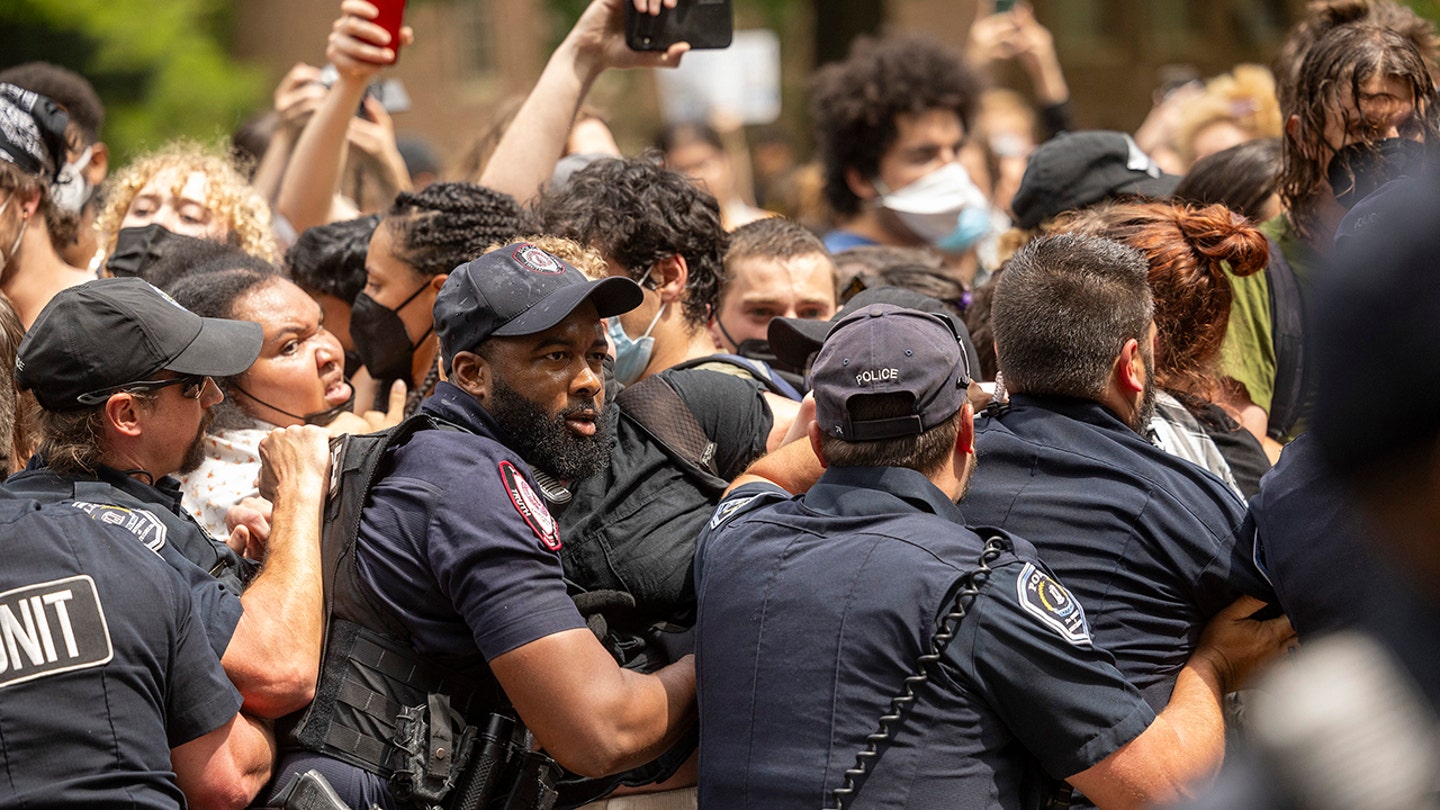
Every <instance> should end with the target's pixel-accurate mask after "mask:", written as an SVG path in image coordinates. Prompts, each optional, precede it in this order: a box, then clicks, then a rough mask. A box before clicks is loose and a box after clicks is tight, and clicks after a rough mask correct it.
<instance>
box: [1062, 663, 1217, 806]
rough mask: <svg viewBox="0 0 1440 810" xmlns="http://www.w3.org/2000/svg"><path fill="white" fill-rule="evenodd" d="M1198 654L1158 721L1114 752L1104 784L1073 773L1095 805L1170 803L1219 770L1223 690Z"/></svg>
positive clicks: (1186, 794) (1213, 670) (1200, 784)
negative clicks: (1086, 781)
mask: <svg viewBox="0 0 1440 810" xmlns="http://www.w3.org/2000/svg"><path fill="white" fill-rule="evenodd" d="M1198 659H1200V656H1197V657H1196V659H1192V661H1191V663H1190V664H1187V665H1186V666H1185V668H1184V669H1182V670H1181V671H1180V677H1178V678H1177V679H1176V680H1175V690H1174V691H1173V692H1172V693H1171V695H1170V703H1169V705H1167V706H1166V707H1165V710H1164V711H1162V712H1161V713H1160V715H1159V716H1158V717H1156V718H1155V722H1153V723H1151V724H1150V726H1149V727H1148V728H1146V729H1145V732H1144V733H1143V734H1141V735H1140V736H1139V737H1136V738H1135V739H1134V740H1131V741H1130V742H1129V743H1128V744H1126V745H1125V746H1123V747H1122V748H1120V749H1119V750H1118V751H1116V752H1115V753H1114V754H1111V755H1110V757H1109V758H1108V759H1109V760H1110V762H1109V764H1110V765H1111V766H1112V767H1110V768H1109V770H1108V771H1107V772H1106V773H1105V774H1104V779H1105V781H1106V784H1105V785H1104V787H1103V789H1102V788H1101V787H1099V786H1083V785H1084V782H1082V781H1081V780H1078V779H1072V781H1073V782H1075V783H1076V787H1079V788H1080V789H1081V790H1082V791H1083V792H1085V794H1086V796H1087V797H1088V798H1090V799H1091V800H1092V801H1094V802H1095V804H1096V806H1098V807H1101V808H1104V810H1113V809H1114V808H1124V810H1129V809H1130V808H1137V809H1138V808H1141V807H1150V806H1154V805H1160V804H1168V803H1170V802H1173V801H1175V800H1177V799H1180V798H1182V797H1184V796H1188V795H1191V794H1192V793H1193V792H1194V791H1195V789H1197V788H1200V787H1203V786H1204V785H1205V784H1206V782H1207V780H1208V779H1209V778H1211V777H1213V776H1214V774H1215V772H1216V771H1217V770H1219V768H1220V764H1221V762H1222V761H1223V760H1224V757H1225V718H1224V712H1223V699H1224V693H1223V691H1222V684H1221V680H1220V677H1219V676H1218V674H1217V673H1216V671H1215V669H1214V668H1213V667H1211V666H1209V665H1208V664H1207V663H1205V662H1204V661H1203V660H1198ZM1087 773H1088V772H1087Z"/></svg>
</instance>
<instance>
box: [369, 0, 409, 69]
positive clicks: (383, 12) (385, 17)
mask: <svg viewBox="0 0 1440 810" xmlns="http://www.w3.org/2000/svg"><path fill="white" fill-rule="evenodd" d="M370 2H371V3H374V4H375V8H377V9H379V10H380V16H378V17H376V18H375V19H374V20H373V21H372V22H374V23H375V24H376V25H378V26H380V27H381V28H384V29H385V30H386V31H389V32H390V49H391V50H393V51H394V52H395V58H396V59H399V58H400V25H401V23H402V22H403V21H404V19H405V0H370Z"/></svg>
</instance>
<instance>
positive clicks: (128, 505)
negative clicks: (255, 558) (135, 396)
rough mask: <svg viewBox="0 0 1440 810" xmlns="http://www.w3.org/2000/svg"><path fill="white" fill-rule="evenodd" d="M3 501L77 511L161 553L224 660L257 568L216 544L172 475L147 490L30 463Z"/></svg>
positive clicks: (106, 476)
mask: <svg viewBox="0 0 1440 810" xmlns="http://www.w3.org/2000/svg"><path fill="white" fill-rule="evenodd" d="M0 497H6V498H27V499H34V500H37V501H39V502H41V503H68V504H73V505H75V506H77V507H79V508H80V509H82V510H84V511H85V512H87V513H89V514H90V516H91V517H92V518H94V519H95V520H98V521H102V522H105V523H110V524H114V525H116V526H120V527H122V528H124V529H125V530H126V531H128V532H130V534H131V535H132V536H133V537H134V539H135V540H136V541H137V542H138V543H140V544H142V545H144V546H145V547H146V548H149V549H150V550H151V551H154V552H155V553H157V554H159V555H160V556H161V557H162V558H163V559H164V560H165V561H166V562H168V563H169V564H170V567H171V568H174V569H175V571H176V572H177V573H178V574H179V575H180V577H181V579H183V580H185V582H186V583H188V584H189V586H190V594H191V597H192V598H193V599H194V602H195V613H196V615H197V616H199V618H200V623H201V625H202V626H203V627H204V629H205V633H206V635H207V636H208V637H209V639H210V646H211V648H212V649H214V650H215V655H216V656H223V655H224V654H225V648H226V647H228V646H230V637H231V636H233V635H234V634H235V626H236V625H237V624H239V623H240V614H241V613H243V612H244V609H243V607H242V606H241V604H240V592H241V590H242V589H243V587H244V586H243V585H242V584H241V582H240V579H239V576H238V575H237V574H238V573H239V572H245V573H246V574H247V575H248V573H249V572H250V571H251V570H252V566H253V564H252V563H250V562H249V561H247V560H242V559H241V558H240V557H239V555H237V554H236V553H235V552H234V551H232V550H231V549H230V548H229V547H228V546H226V545H225V544H224V543H222V542H220V541H218V540H216V539H215V538H213V537H211V536H210V534H209V532H207V531H205V529H204V527H202V526H201V525H200V524H199V523H196V522H195V518H193V517H191V515H190V512H189V511H188V510H186V509H185V508H184V507H182V506H181V505H180V487H179V483H178V482H177V481H176V480H175V479H174V478H171V477H169V476H165V477H162V478H161V479H160V480H159V481H156V482H155V486H151V485H149V484H146V483H145V482H143V481H140V480H137V479H135V478H132V477H130V476H128V475H126V474H125V473H123V472H120V471H119V470H113V469H110V468H109V467H101V468H100V469H99V470H97V471H96V475H95V477H93V478H82V477H78V476H70V475H61V474H59V473H56V472H53V471H51V470H50V469H49V468H47V467H45V465H44V462H43V460H41V459H39V458H38V457H37V458H32V459H31V460H30V463H29V465H27V466H26V468H25V469H23V470H21V471H20V472H18V473H15V474H14V475H12V476H10V477H9V478H8V479H6V481H5V483H4V484H3V485H0Z"/></svg>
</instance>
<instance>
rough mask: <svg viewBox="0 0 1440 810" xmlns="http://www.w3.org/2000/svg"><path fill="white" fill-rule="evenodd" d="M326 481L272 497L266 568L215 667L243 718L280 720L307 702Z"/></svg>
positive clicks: (314, 666) (316, 634) (314, 667)
mask: <svg viewBox="0 0 1440 810" xmlns="http://www.w3.org/2000/svg"><path fill="white" fill-rule="evenodd" d="M324 493H325V481H324V480H323V478H321V477H317V476H313V475H312V476H302V477H298V478H297V480H295V481H293V482H288V483H287V484H286V485H285V486H284V487H282V488H281V489H280V491H279V492H278V493H277V495H276V500H275V504H274V513H273V515H272V517H271V530H270V543H269V552H268V555H267V557H266V559H265V564H264V566H263V567H262V568H261V570H260V574H259V576H257V577H256V578H255V580H254V582H252V583H251V584H250V587H248V588H246V589H245V593H244V594H243V595H242V596H241V598H240V601H241V603H242V604H243V605H244V608H245V612H244V614H243V615H242V616H241V618H240V623H239V625H238V626H237V627H236V628H235V634H234V636H232V637H231V641H230V645H229V646H228V647H227V648H226V650H225V656H224V658H223V659H222V663H223V664H224V666H225V672H226V674H227V675H229V676H230V680H231V681H232V682H233V683H234V684H235V686H236V687H237V688H238V689H239V690H240V693H241V694H242V695H243V696H244V698H245V709H246V711H249V712H252V713H254V714H256V715H259V716H261V717H270V718H275V717H281V716H283V715H285V714H288V713H290V712H292V711H295V710H296V709H299V708H302V707H304V706H305V705H306V704H307V703H309V702H310V699H311V697H313V696H314V693H315V680H316V677H317V673H318V672H319V669H320V644H321V636H322V634H323V631H324V619H325V617H324V595H323V593H322V588H321V566H320V528H321V510H322V509H323V506H324Z"/></svg>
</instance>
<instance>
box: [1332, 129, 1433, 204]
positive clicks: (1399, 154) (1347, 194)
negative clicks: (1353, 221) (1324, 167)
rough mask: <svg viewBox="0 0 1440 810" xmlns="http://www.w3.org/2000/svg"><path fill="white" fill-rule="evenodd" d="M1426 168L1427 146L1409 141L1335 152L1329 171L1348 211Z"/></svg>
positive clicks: (1389, 141) (1382, 142) (1394, 140)
mask: <svg viewBox="0 0 1440 810" xmlns="http://www.w3.org/2000/svg"><path fill="white" fill-rule="evenodd" d="M1424 167H1425V144H1423V143H1416V142H1415V141H1412V140H1409V139H1408V138H1386V139H1384V140H1380V141H1375V142H1373V143H1352V144H1350V145H1349V146H1346V147H1344V148H1343V149H1341V150H1340V151H1338V152H1336V153H1335V157H1333V158H1331V159H1330V170H1329V171H1328V172H1327V174H1328V176H1329V180H1330V188H1331V190H1332V191H1334V192H1335V199H1336V201H1337V202H1339V203H1340V204H1341V205H1343V206H1345V207H1346V208H1347V209H1349V208H1353V207H1355V204H1356V203H1358V202H1360V201H1361V200H1363V199H1365V198H1366V197H1368V196H1370V195H1371V194H1373V193H1374V192H1375V190H1376V189H1378V188H1380V187H1381V186H1383V185H1385V184H1386V183H1388V182H1390V181H1391V180H1395V179H1397V178H1400V177H1415V176H1417V175H1419V174H1420V172H1421V171H1422V170H1423V169H1424Z"/></svg>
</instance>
